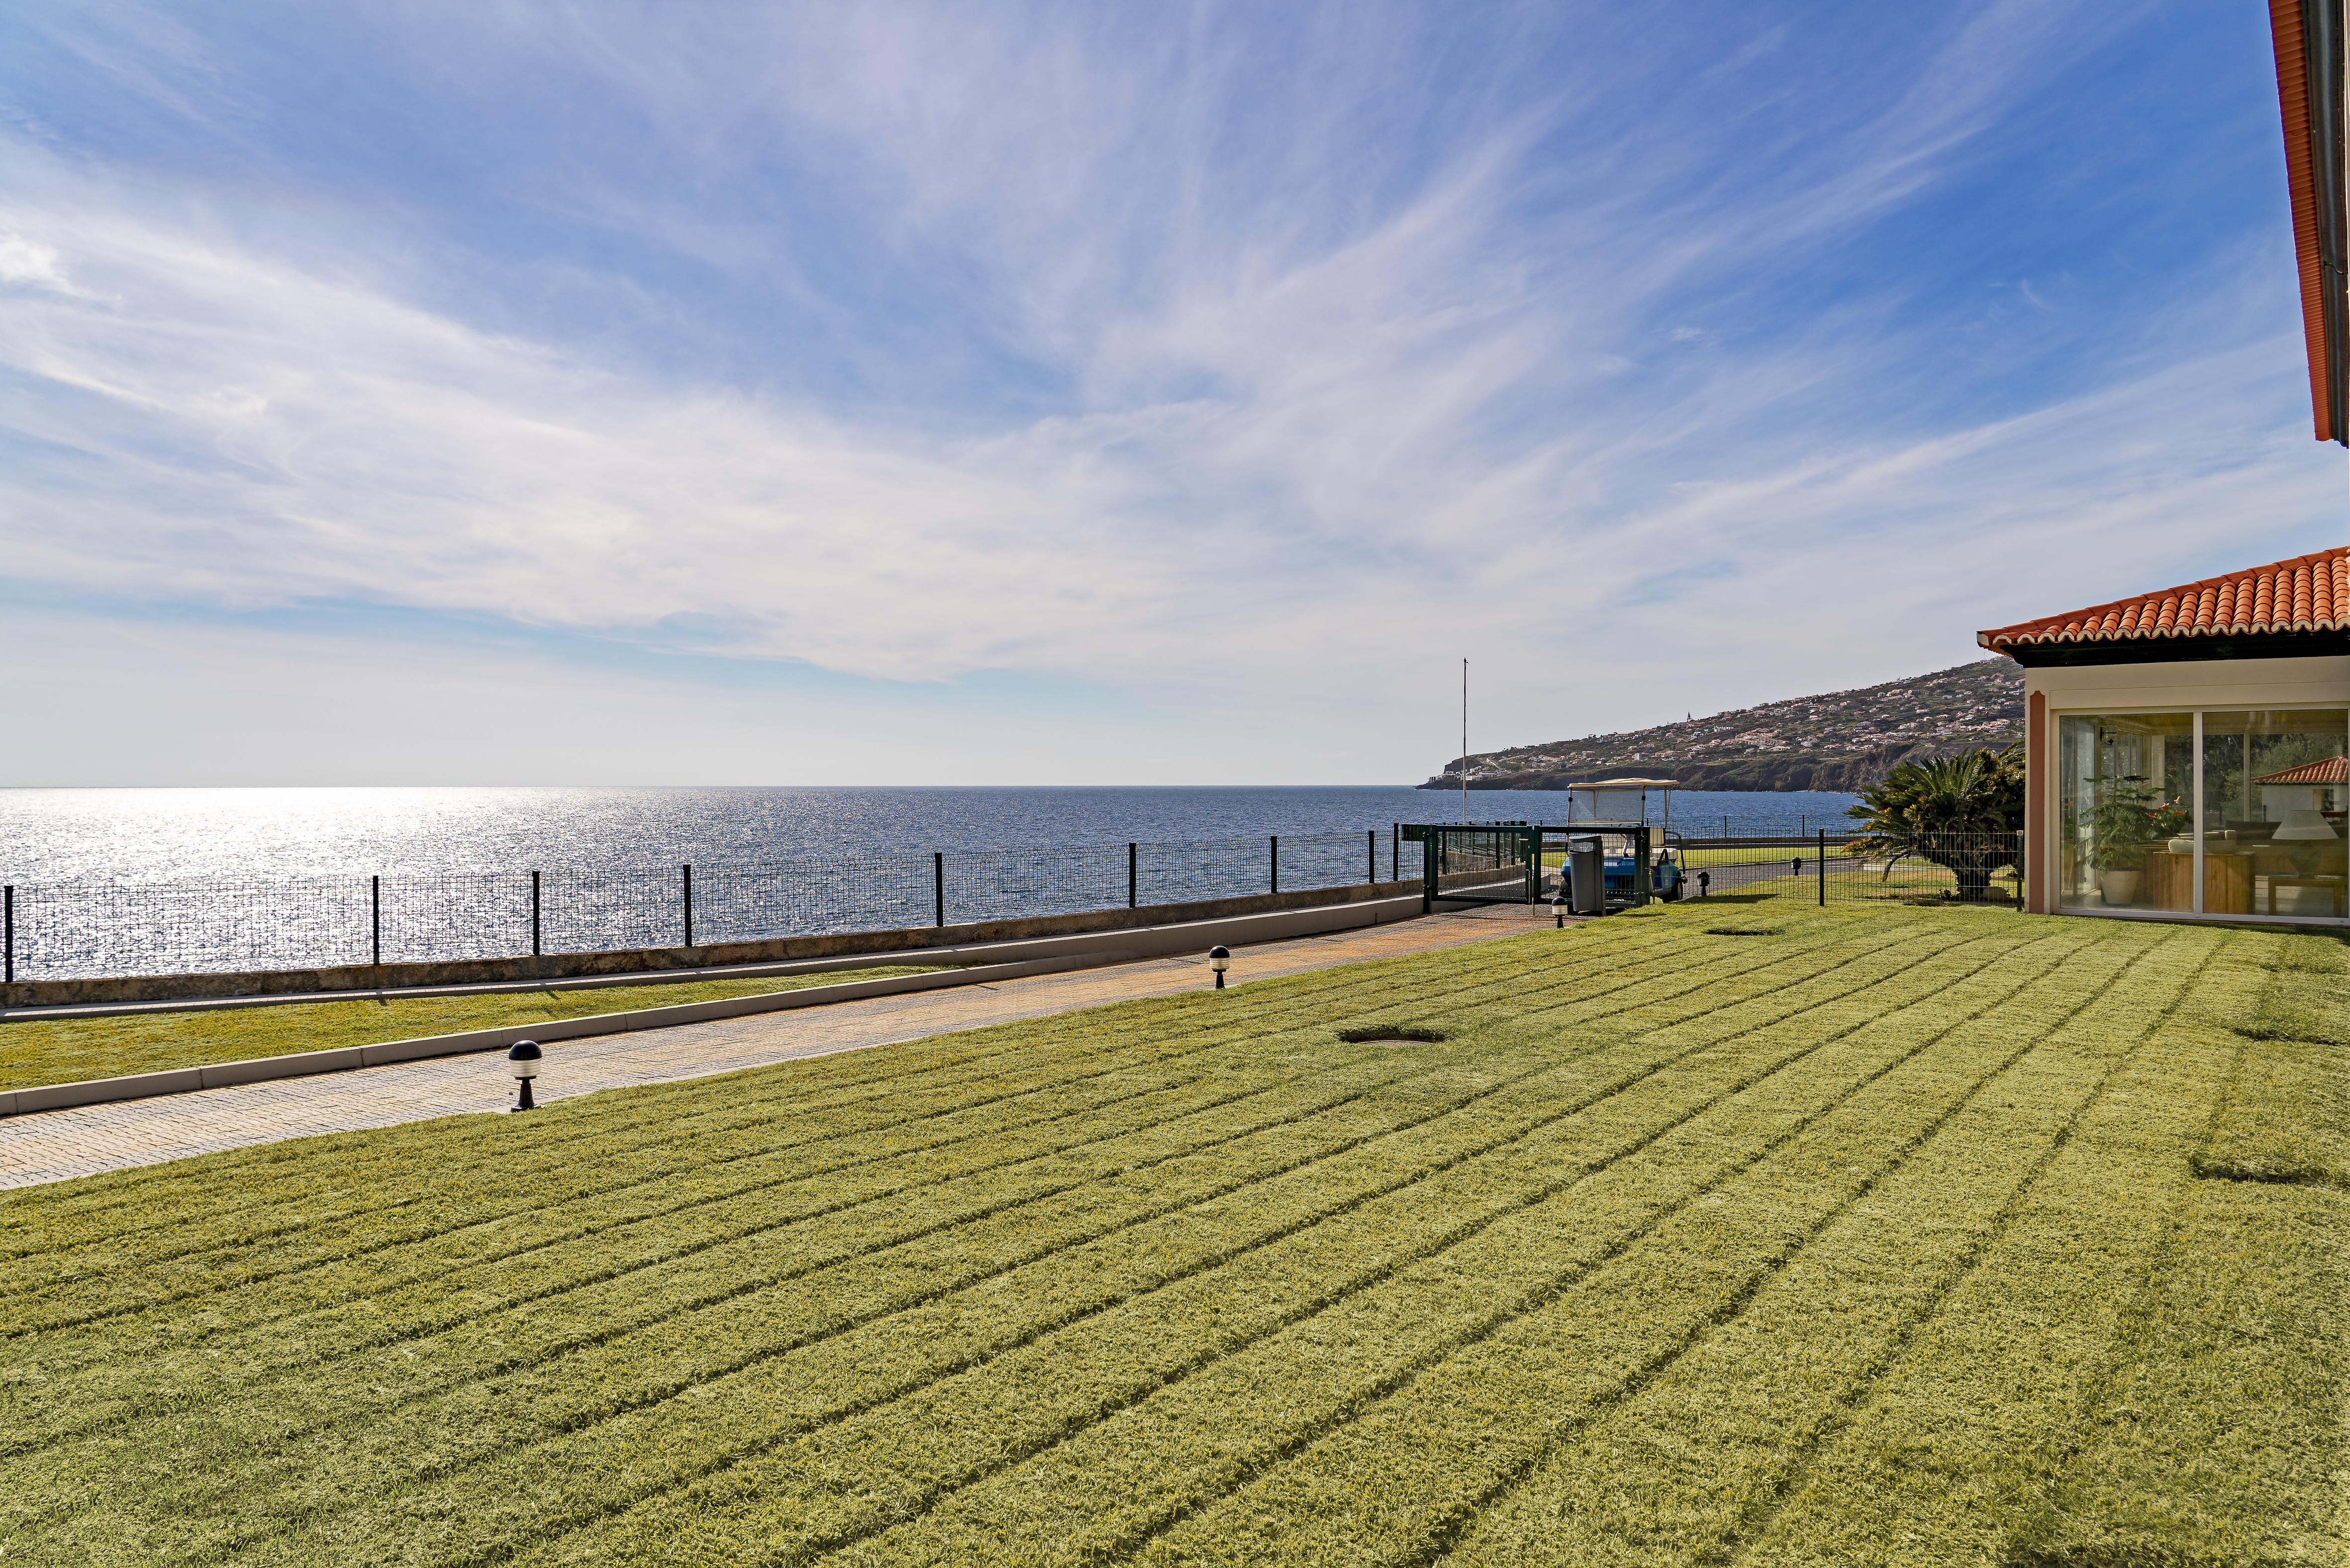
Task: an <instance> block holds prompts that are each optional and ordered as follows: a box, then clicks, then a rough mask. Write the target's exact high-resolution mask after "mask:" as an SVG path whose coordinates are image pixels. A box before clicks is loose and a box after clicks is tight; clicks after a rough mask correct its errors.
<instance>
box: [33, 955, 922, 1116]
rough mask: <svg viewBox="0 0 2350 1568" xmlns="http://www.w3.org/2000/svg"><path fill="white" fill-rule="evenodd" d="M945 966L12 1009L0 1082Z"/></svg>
mask: <svg viewBox="0 0 2350 1568" xmlns="http://www.w3.org/2000/svg"><path fill="white" fill-rule="evenodd" d="M952 967H954V966H952V965H941V964H895V965H888V966H883V967H879V968H874V969H859V970H832V971H825V972H823V973H815V972H810V973H805V974H787V975H768V976H764V977H762V978H755V979H737V980H693V981H648V982H647V983H645V984H643V985H615V986H595V987H589V988H587V989H586V990H578V991H556V990H546V991H502V992H484V993H480V994H476V995H473V996H391V997H366V998H361V999H359V1000H356V1001H348V1002H273V1003H271V1004H269V1005H268V1006H265V1007H214V1008H187V1009H182V1010H181V1011H178V1012H120V1013H107V1014H101V1015H99V1016H96V1017H88V1018H40V1017H32V1018H26V1017H18V1018H15V1019H11V1020H10V1021H9V1022H7V1023H0V1089H21V1088H26V1087H28V1086H30V1085H35V1084H73V1083H80V1082H81V1081H83V1080H84V1079H87V1078H114V1077H120V1076H121V1075H124V1074H127V1073H154V1072H161V1071H162V1070H163V1069H165V1068H169V1067H195V1066H201V1065H203V1064H205V1063H207V1062H246V1061H251V1060H252V1059H253V1058H255V1057H256V1056H279V1055H286V1054H290V1053H293V1052H296V1051H330V1050H333V1049H335V1048H337V1047H338V1046H343V1045H371V1044H378V1043H380V1042H382V1041H386V1040H416V1039H421V1038H423V1037H425V1036H427V1035H432V1034H456V1033H463V1031H465V1030H468V1029H495V1028H498V1027H500V1026H501V1025H504V1024H508V1023H542V1022H545V1021H546V1020H548V1019H556V1018H584V1017H586V1016H587V1015H588V1014H590V1013H595V1012H628V1011H629V1010H630V1009H632V1008H639V1007H674V1006H676V1005H678V1004H679V1003H681V1002H711V1001H715V1000H717V999H719V998H722V997H736V996H764V995H768V994H770V993H773V992H781V991H799V990H803V989H805V988H806V987H808V986H811V985H832V984H836V983H837V982H839V981H846V980H880V979H883V978H885V977H887V976H889V975H898V974H926V973H929V972H930V971H932V970H935V969H941V968H952Z"/></svg>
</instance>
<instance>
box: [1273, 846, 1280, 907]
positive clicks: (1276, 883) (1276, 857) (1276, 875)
mask: <svg viewBox="0 0 2350 1568" xmlns="http://www.w3.org/2000/svg"><path fill="white" fill-rule="evenodd" d="M1273 890H1274V892H1276V893H1278V892H1280V891H1281V835H1279V834H1278V833H1276V834H1274V836H1273Z"/></svg>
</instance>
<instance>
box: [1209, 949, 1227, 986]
mask: <svg viewBox="0 0 2350 1568" xmlns="http://www.w3.org/2000/svg"><path fill="white" fill-rule="evenodd" d="M1208 967H1209V968H1210V969H1211V970H1214V971H1216V989H1217V990H1218V991H1222V990H1223V989H1224V971H1226V970H1228V969H1230V968H1232V949H1230V948H1228V947H1226V946H1224V945H1223V944H1222V943H1221V942H1219V943H1217V944H1216V945H1215V946H1214V947H1211V948H1210V949H1209V950H1208Z"/></svg>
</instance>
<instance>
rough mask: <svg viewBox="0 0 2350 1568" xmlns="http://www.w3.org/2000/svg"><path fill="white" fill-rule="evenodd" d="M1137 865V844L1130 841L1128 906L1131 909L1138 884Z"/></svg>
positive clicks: (1127, 880)
mask: <svg viewBox="0 0 2350 1568" xmlns="http://www.w3.org/2000/svg"><path fill="white" fill-rule="evenodd" d="M1135 865H1136V855H1135V846H1134V845H1133V843H1132V842H1131V841H1129V842H1128V845H1127V846H1126V907H1127V908H1128V909H1133V908H1134V890H1135V888H1136V886H1137V877H1136V876H1135Z"/></svg>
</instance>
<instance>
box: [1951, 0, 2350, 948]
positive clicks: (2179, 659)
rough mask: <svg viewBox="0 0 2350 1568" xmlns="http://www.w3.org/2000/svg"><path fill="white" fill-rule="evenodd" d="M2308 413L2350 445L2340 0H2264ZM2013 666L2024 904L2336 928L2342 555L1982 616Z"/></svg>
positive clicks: (2347, 553)
mask: <svg viewBox="0 0 2350 1568" xmlns="http://www.w3.org/2000/svg"><path fill="white" fill-rule="evenodd" d="M2269 23H2270V31H2271V36H2272V39H2273V40H2274V43H2275V46H2276V72H2277V108H2278V110H2279V112H2280V114H2281V116H2282V125H2283V130H2284V154H2285V185H2286V189H2287V192H2289V194H2290V195H2291V198H2292V202H2293V246H2294V251H2295V254H2296V258H2297V263H2298V266H2299V270H2300V275H2301V306H2302V326H2303V337H2304V340H2305V344H2306V349H2307V354H2308V362H2309V392H2310V411H2311V415H2312V418H2313V421H2314V425H2315V431H2316V435H2317V439H2318V440H2320V441H2341V442H2343V443H2344V444H2345V445H2350V147H2345V141H2350V118H2345V74H2350V55H2345V47H2350V0H2270V5H2269ZM1975 640H1976V641H1977V642H1979V643H1981V645H1982V646H1983V647H1984V648H1987V649H1991V651H1992V652H1994V653H2002V654H2005V655H2006V656H2007V657H2008V658H2010V659H2014V660H2015V661H2016V662H2017V663H2018V664H2020V665H2022V666H2023V676H2024V683H2023V684H2024V771H2025V792H2024V831H2023V866H2022V871H2023V880H2024V887H2025V895H2024V897H2025V902H2026V904H2027V906H2028V907H2029V908H2031V909H2035V910H2038V911H2040V912H2042V913H2048V914H2057V913H2062V914H2083V915H2088V914H2095V915H2108V916H2116V917H2121V918H2137V919H2217V920H2229V921H2242V920H2251V921H2269V920H2275V921H2285V922H2295V923H2316V924H2323V925H2327V926H2332V927H2334V928H2337V929H2339V928H2344V927H2350V550H2345V549H2342V548H2338V547H2329V548H2326V549H2323V550H2318V551H2315V552H2314V553H2312V554H2310V555H2306V556H2293V558H2292V559H2291V560H2285V561H2278V562H2275V563H2273V564H2272V565H2270V566H2254V567H2251V568H2249V569H2247V570H2244V571H2238V572H2226V573H2222V574H2221V575H2220V576H2213V577H2205V578H2203V579H2201V580H2200V581H2198V582H2192V583H2184V584H2181V585H2180V586H2178V587H2175V588H2160V589H2157V590H2156V591H2154V592H2152V593H2138V594H2132V595H2130V596H2129V597H2126V598H2118V599H2114V600H2112V601H2110V602H2108V603H2106V604H2098V605H2091V606H2089V607H2086V608H2085V609H2076V610H2066V611H2064V613H2062V614H2059V615H2046V616H2040V617H2037V618H2033V619H2032V620H2026V621H2019V622H2017V623H2016V624H2014V625H2012V626H2002V627H1993V628H1991V629H1990V630H1988V631H1981V632H1978V633H1976V634H1975Z"/></svg>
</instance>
